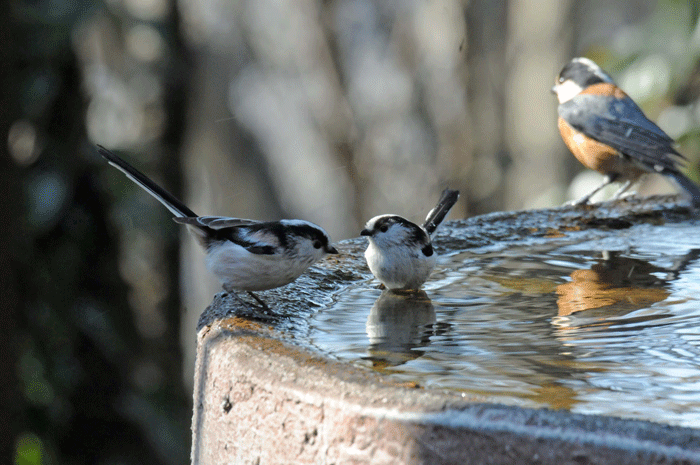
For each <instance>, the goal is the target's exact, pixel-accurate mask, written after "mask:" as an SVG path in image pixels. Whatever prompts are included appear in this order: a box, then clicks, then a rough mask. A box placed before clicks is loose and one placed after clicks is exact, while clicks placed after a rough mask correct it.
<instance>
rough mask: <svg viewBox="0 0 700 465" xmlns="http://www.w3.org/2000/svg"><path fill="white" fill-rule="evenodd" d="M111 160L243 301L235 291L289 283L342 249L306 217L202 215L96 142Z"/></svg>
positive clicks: (210, 268) (104, 154)
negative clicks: (184, 231) (180, 227)
mask: <svg viewBox="0 0 700 465" xmlns="http://www.w3.org/2000/svg"><path fill="white" fill-rule="evenodd" d="M97 148H98V151H99V152H100V155H102V156H103V157H104V158H105V159H107V161H109V164H110V165H112V166H114V167H115V168H117V169H119V170H120V171H122V172H123V173H124V174H126V176H127V177H128V178H129V179H131V180H132V181H134V182H135V183H136V184H138V185H139V186H140V187H141V188H143V189H144V190H145V191H146V192H148V193H149V194H151V195H152V196H153V197H155V198H156V199H157V200H158V201H159V202H160V203H162V204H163V205H165V207H166V208H167V209H168V210H170V211H171V212H172V214H173V215H175V217H174V218H173V220H174V221H175V222H176V223H180V224H185V225H187V226H188V229H189V230H190V232H191V233H192V234H193V236H194V237H195V238H196V239H197V241H198V242H199V243H200V244H201V245H202V247H204V249H205V250H206V253H207V257H206V265H207V268H208V269H209V270H210V271H211V272H212V273H213V274H214V275H215V276H216V277H217V278H219V280H220V281H221V284H222V285H223V288H224V289H225V290H226V291H227V292H229V293H231V294H233V295H234V296H235V297H236V298H237V299H238V300H239V301H241V302H242V303H243V304H244V305H246V304H245V302H243V301H242V300H241V299H240V297H238V295H236V293H235V291H247V292H248V293H249V294H250V295H251V296H252V297H253V298H255V299H256V300H257V301H258V302H260V303H261V304H263V305H265V304H264V302H262V300H260V299H259V298H258V297H257V296H256V295H255V294H253V293H252V292H251V291H262V290H265V289H272V288H275V287H279V286H284V285H285V284H289V283H291V282H292V281H294V280H295V279H297V278H298V277H299V275H301V274H302V273H303V272H304V271H306V269H307V268H308V267H309V266H311V265H313V264H314V263H316V262H317V261H318V260H320V259H321V258H323V257H324V256H326V254H337V253H338V251H337V250H336V249H335V247H333V245H331V240H330V237H329V236H328V234H327V233H326V232H325V231H324V230H323V229H322V228H321V227H319V226H316V225H315V224H313V223H309V222H308V221H302V220H280V221H266V222H262V221H256V220H246V219H241V218H227V217H223V216H197V215H196V214H195V213H194V212H193V211H192V210H190V209H189V208H187V206H185V204H183V203H182V202H181V201H179V200H178V199H177V198H175V197H174V196H173V195H172V194H170V193H169V192H168V191H166V190H165V189H163V188H162V187H160V186H158V185H157V184H156V183H155V182H153V181H152V180H151V179H149V178H148V177H146V175H144V174H143V173H141V172H139V171H138V170H137V169H136V168H134V167H133V166H131V165H129V164H128V163H127V162H125V161H124V160H122V159H121V158H119V157H118V156H116V155H115V154H113V153H112V152H110V151H109V150H107V149H105V148H104V147H101V146H99V145H98V146H97Z"/></svg>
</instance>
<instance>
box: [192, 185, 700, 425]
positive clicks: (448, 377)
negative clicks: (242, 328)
mask: <svg viewBox="0 0 700 465" xmlns="http://www.w3.org/2000/svg"><path fill="white" fill-rule="evenodd" d="M698 226H700V220H699V219H698V216H697V214H696V213H693V212H691V211H690V210H689V209H688V208H687V206H685V204H684V203H682V202H679V201H678V199H676V198H673V197H654V198H647V199H643V200H640V199H633V200H625V201H621V202H617V203H606V204H602V205H598V206H596V207H564V208H559V209H551V210H536V211H524V212H509V213H496V214H491V215H485V216H480V217H475V218H471V219H467V220H463V221H452V222H448V223H447V224H446V225H444V227H443V228H442V229H441V230H440V232H439V233H438V237H437V239H436V240H435V245H436V249H437V251H438V253H439V254H440V259H439V261H438V266H437V268H436V270H435V272H434V274H433V275H432V277H431V279H430V280H429V281H428V283H426V285H425V286H424V292H422V293H419V294H416V295H396V294H393V293H387V292H382V291H381V290H380V289H378V286H377V282H376V280H374V279H372V276H371V274H370V273H369V270H368V269H367V266H366V264H365V262H364V258H363V256H362V254H363V252H364V249H365V247H366V241H365V240H364V239H359V238H358V239H355V240H350V241H345V242H343V243H341V244H340V246H339V247H338V249H339V251H340V253H341V254H340V255H339V256H338V257H331V258H329V259H326V260H324V261H323V262H322V263H320V264H319V265H318V266H316V267H313V268H312V269H311V270H310V271H309V272H308V273H307V274H305V275H304V276H302V277H301V278H300V279H298V280H297V281H296V282H295V283H292V284H291V285H288V286H286V287H283V288H280V289H275V290H272V291H267V292H262V293H259V294H258V295H259V296H260V297H261V298H263V299H264V300H265V301H266V302H268V305H269V307H270V309H267V310H265V309H259V308H255V307H254V305H253V303H254V302H253V301H252V299H246V300H248V301H250V302H251V305H250V307H251V308H249V309H243V308H241V306H240V304H238V302H237V301H235V300H234V299H233V298H231V297H230V296H227V295H226V294H219V295H218V296H217V297H216V298H215V300H214V302H213V303H212V305H211V306H210V308H209V309H207V311H205V312H204V314H203V315H202V318H201V320H200V327H199V328H202V327H204V326H207V325H210V324H212V323H213V322H214V321H216V320H218V319H222V318H225V317H228V316H232V315H235V316H239V317H245V318H250V319H251V320H254V321H256V322H259V323H263V324H265V325H269V326H271V327H272V328H274V329H275V330H277V331H279V334H280V337H281V338H282V339H284V340H286V341H290V342H293V343H294V344H296V345H298V346H300V347H302V348H306V349H309V350H310V351H312V352H313V353H316V354H320V355H321V356H323V357H327V358H328V359H331V360H334V361H340V362H343V363H348V364H351V365H353V367H354V368H359V369H367V370H370V371H374V372H377V373H380V374H381V375H382V376H385V377H387V378H388V379H391V380H392V381H394V382H396V383H403V384H404V385H411V386H418V387H421V388H425V389H427V390H441V391H448V392H455V393H463V394H467V395H468V396H469V397H470V398H478V399H483V401H485V402H489V403H497V404H506V405H512V406H520V407H532V408H539V407H545V408H548V409H557V410H562V411H569V412H573V413H583V414H598V415H603V416H611V417H619V418H628V419H637V420H650V421H653V422H658V423H662V424H668V425H676V426H687V427H698V426H700V330H699V329H698V327H699V325H698V323H700V260H698V258H699V257H700V234H698ZM242 297H243V298H244V299H245V298H246V296H245V295H244V294H242Z"/></svg>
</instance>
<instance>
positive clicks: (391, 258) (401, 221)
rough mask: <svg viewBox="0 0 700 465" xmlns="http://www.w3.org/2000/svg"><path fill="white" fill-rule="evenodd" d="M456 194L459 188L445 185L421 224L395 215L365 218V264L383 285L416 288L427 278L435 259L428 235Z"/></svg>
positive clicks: (457, 196) (453, 202) (446, 210)
mask: <svg viewBox="0 0 700 465" xmlns="http://www.w3.org/2000/svg"><path fill="white" fill-rule="evenodd" d="M458 198H459V191H455V190H451V189H445V190H444V191H443V192H442V196H441V197H440V200H439V201H438V203H437V205H436V206H435V208H433V209H432V210H430V213H428V216H427V217H426V218H425V223H423V226H418V225H417V224H415V223H412V222H410V221H408V220H407V219H405V218H402V217H400V216H397V215H380V216H375V217H374V218H372V219H371V220H369V221H368V222H367V224H366V225H365V229H363V230H362V232H360V234H361V235H362V236H367V238H368V239H369V246H368V247H367V250H366V251H365V258H366V259H367V265H369V269H370V271H372V274H374V276H375V277H376V278H377V279H378V280H379V281H381V282H382V284H384V286H386V288H387V289H395V290H399V289H403V290H416V289H420V287H421V285H422V284H423V283H424V282H425V281H426V280H427V279H428V276H430V273H431V272H432V271H433V268H435V262H436V261H437V254H436V253H435V251H434V250H433V245H432V242H431V237H432V235H433V234H434V233H435V231H436V230H437V228H438V226H440V223H441V222H442V220H444V219H445V216H447V213H448V212H449V211H450V209H451V208H452V206H453V205H454V204H455V203H456V202H457V199H458Z"/></svg>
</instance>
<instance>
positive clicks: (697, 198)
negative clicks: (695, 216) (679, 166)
mask: <svg viewBox="0 0 700 465" xmlns="http://www.w3.org/2000/svg"><path fill="white" fill-rule="evenodd" d="M668 175H669V176H670V177H671V179H673V180H674V181H675V182H676V183H677V184H678V185H679V186H681V188H683V190H684V191H685V192H686V193H687V194H688V195H689V196H690V200H691V201H692V202H693V207H695V208H700V187H698V185H697V184H695V183H694V182H693V181H691V180H690V179H688V178H687V177H685V175H683V173H680V172H678V171H673V172H669V173H668Z"/></svg>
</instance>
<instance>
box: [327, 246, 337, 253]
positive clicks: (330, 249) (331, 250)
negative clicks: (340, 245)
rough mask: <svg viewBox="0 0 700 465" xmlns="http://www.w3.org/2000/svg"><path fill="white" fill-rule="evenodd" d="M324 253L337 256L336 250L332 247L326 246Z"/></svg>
mask: <svg viewBox="0 0 700 465" xmlns="http://www.w3.org/2000/svg"><path fill="white" fill-rule="evenodd" d="M326 253H330V254H337V253H338V249H336V248H335V247H333V246H332V245H330V244H328V247H326Z"/></svg>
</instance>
